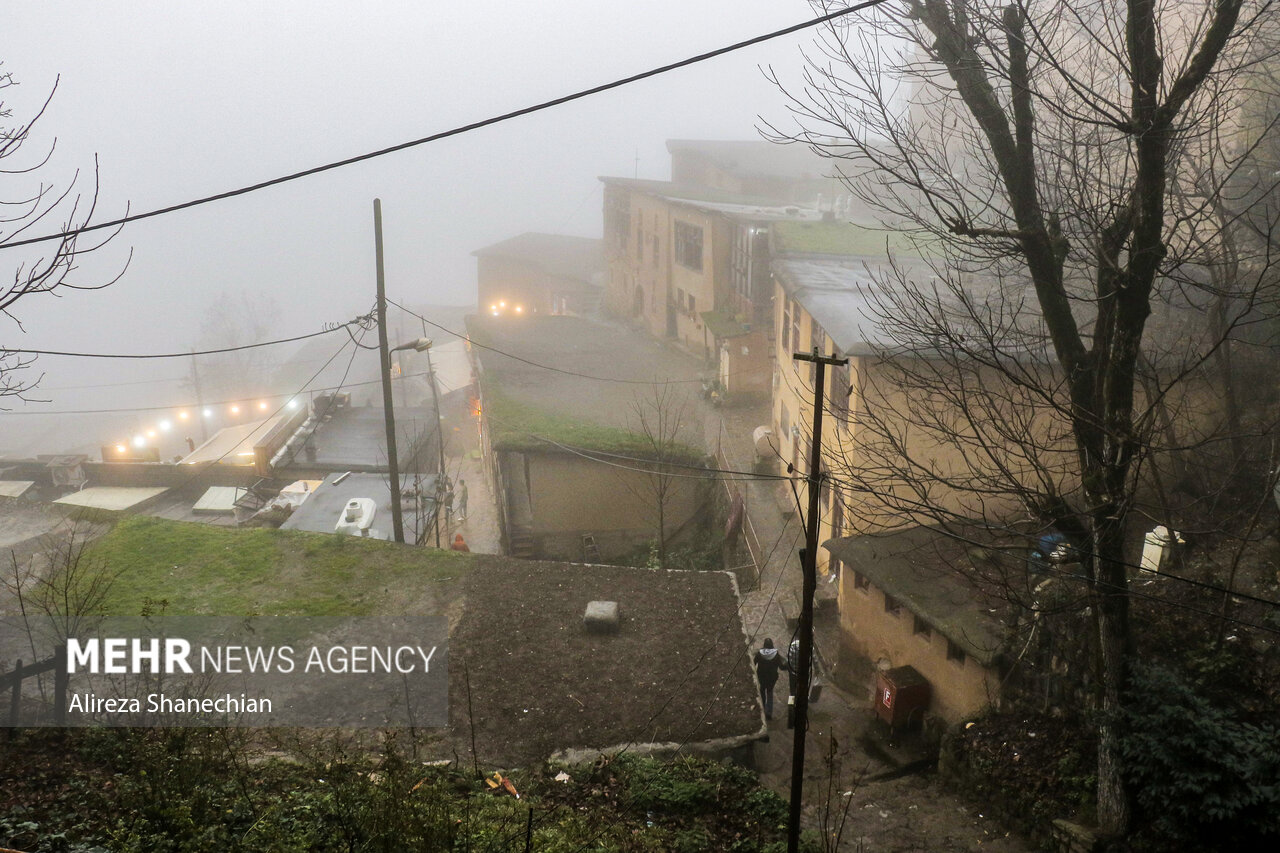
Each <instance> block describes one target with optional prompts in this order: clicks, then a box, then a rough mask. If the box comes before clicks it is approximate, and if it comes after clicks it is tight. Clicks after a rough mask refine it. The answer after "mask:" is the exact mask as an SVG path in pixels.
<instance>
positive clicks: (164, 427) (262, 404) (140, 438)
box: [116, 399, 301, 453]
mask: <svg viewBox="0 0 1280 853" xmlns="http://www.w3.org/2000/svg"><path fill="white" fill-rule="evenodd" d="M300 405H301V404H300V403H299V402H298V401H297V399H293V400H290V401H289V402H288V403H286V404H285V408H286V409H289V410H291V411H292V410H296V409H297V408H298V406H300ZM252 408H253V406H252V405H250V404H249V403H244V404H241V403H232V404H231V405H230V406H228V407H227V411H228V412H230V413H231V414H232V415H238V414H240V413H241V412H242V411H244V410H245V409H250V410H252ZM270 408H271V404H270V403H268V402H267V401H266V400H260V401H259V402H258V403H257V409H258V411H260V412H265V411H267V410H268V409H270ZM200 415H201V416H202V417H204V418H211V417H213V409H210V408H206V409H204V410H203V411H201V412H200ZM176 418H177V419H178V420H179V421H189V420H191V418H192V413H191V412H189V411H186V410H185V409H184V410H182V411H180V412H178V414H177V415H176ZM173 426H174V423H173V421H172V420H170V419H168V418H165V419H164V420H162V421H160V422H159V423H158V424H156V425H155V426H154V427H152V428H151V429H148V430H146V431H145V432H140V433H138V434H137V435H135V436H134V437H133V441H132V442H131V443H132V444H133V446H134V447H146V446H147V443H148V441H151V440H154V439H156V438H159V437H160V433H162V432H171V431H172V430H173ZM116 452H117V453H128V452H129V446H128V445H127V444H125V443H123V442H122V443H120V444H117V445H116Z"/></svg>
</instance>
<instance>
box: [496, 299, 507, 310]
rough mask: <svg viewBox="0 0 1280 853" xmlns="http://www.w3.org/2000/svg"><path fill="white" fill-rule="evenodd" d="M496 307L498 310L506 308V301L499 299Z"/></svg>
mask: <svg viewBox="0 0 1280 853" xmlns="http://www.w3.org/2000/svg"><path fill="white" fill-rule="evenodd" d="M498 307H499V308H506V307H507V300H505V299H499V300H498Z"/></svg>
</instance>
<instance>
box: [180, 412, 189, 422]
mask: <svg viewBox="0 0 1280 853" xmlns="http://www.w3.org/2000/svg"><path fill="white" fill-rule="evenodd" d="M186 419H187V413H186V412H178V420H180V421H185V420H186Z"/></svg>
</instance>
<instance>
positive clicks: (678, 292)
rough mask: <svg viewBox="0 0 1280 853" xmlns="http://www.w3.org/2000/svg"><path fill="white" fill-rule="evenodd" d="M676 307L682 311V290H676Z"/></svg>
mask: <svg viewBox="0 0 1280 853" xmlns="http://www.w3.org/2000/svg"><path fill="white" fill-rule="evenodd" d="M676 305H677V306H678V307H679V308H680V310H681V311H683V310H684V290H683V289H682V288H679V287H677V288H676Z"/></svg>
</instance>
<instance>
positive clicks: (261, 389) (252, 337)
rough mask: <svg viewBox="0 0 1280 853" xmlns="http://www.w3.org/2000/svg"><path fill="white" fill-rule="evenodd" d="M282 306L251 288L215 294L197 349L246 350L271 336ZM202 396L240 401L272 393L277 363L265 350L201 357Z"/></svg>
mask: <svg viewBox="0 0 1280 853" xmlns="http://www.w3.org/2000/svg"><path fill="white" fill-rule="evenodd" d="M279 317H280V306H279V305H278V304H277V303H276V301H275V300H274V299H272V298H271V297H270V296H263V295H260V294H251V293H250V292H249V291H247V290H239V291H235V292H234V293H222V294H218V295H216V296H212V297H210V298H209V300H208V301H207V302H206V303H205V306H204V309H203V311H201V318H202V319H201V321H200V332H199V335H198V337H197V339H196V340H197V348H199V349H201V350H205V349H224V348H233V347H244V346H246V345H247V344H254V343H258V342H260V341H264V340H267V339H268V338H270V337H271V329H272V326H273V324H274V323H275V322H276V321H277V320H278V319H279ZM199 358H200V363H199V371H200V385H201V393H202V394H203V395H204V396H206V397H208V398H211V399H214V400H234V399H237V398H241V397H252V396H255V395H257V394H263V393H269V392H270V391H271V390H273V389H272V381H271V379H272V375H271V374H272V372H273V369H274V367H275V364H274V363H273V361H272V358H273V356H272V354H271V353H270V352H269V351H268V350H267V349H264V348H258V349H236V350H234V351H233V352H221V353H215V354H213V355H204V356H199Z"/></svg>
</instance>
